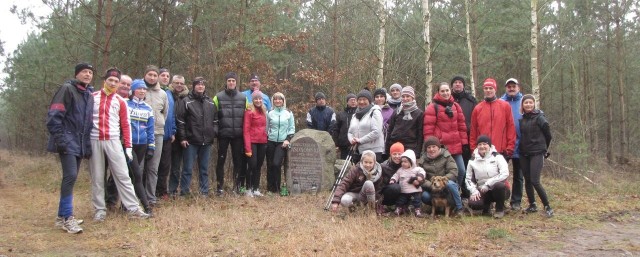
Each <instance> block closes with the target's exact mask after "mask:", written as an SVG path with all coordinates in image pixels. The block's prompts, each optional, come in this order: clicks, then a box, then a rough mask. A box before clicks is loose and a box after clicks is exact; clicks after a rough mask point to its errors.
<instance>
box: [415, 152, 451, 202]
mask: <svg viewBox="0 0 640 257" xmlns="http://www.w3.org/2000/svg"><path fill="white" fill-rule="evenodd" d="M418 165H420V166H421V167H422V168H424V170H425V172H426V174H427V176H426V177H425V179H426V181H425V182H424V184H423V185H422V186H423V187H425V188H426V189H428V190H429V191H431V178H432V177H434V176H446V177H447V178H448V179H449V180H450V181H453V182H456V183H457V181H458V166H457V165H456V161H455V160H454V159H453V157H452V156H451V153H449V151H447V149H445V148H440V153H439V154H438V155H437V156H436V157H435V158H430V157H429V155H428V154H427V153H426V152H424V153H422V157H421V158H420V159H419V160H418Z"/></svg>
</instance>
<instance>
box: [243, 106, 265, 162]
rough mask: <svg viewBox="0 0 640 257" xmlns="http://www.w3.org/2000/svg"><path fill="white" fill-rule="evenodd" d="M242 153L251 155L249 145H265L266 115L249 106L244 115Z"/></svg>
mask: <svg viewBox="0 0 640 257" xmlns="http://www.w3.org/2000/svg"><path fill="white" fill-rule="evenodd" d="M243 126H244V129H243V134H244V152H245V153H251V144H266V143H267V113H266V110H264V109H260V110H258V109H257V108H255V106H253V105H251V107H250V108H249V109H247V110H246V111H245V113H244V122H243Z"/></svg>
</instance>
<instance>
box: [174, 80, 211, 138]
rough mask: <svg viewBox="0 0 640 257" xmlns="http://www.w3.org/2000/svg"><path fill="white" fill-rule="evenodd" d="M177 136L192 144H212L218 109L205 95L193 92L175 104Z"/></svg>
mask: <svg viewBox="0 0 640 257" xmlns="http://www.w3.org/2000/svg"><path fill="white" fill-rule="evenodd" d="M176 121H177V122H176V123H177V126H178V138H179V139H180V140H187V142H189V144H192V145H208V144H213V139H214V138H215V137H216V135H217V134H218V109H217V108H216V106H215V104H213V101H211V98H209V97H208V96H207V95H202V96H199V95H197V94H195V93H193V92H191V93H189V95H188V96H187V97H185V98H184V99H182V100H180V101H179V102H178V103H177V104H176Z"/></svg>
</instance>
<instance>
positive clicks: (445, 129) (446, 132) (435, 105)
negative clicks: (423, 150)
mask: <svg viewBox="0 0 640 257" xmlns="http://www.w3.org/2000/svg"><path fill="white" fill-rule="evenodd" d="M423 124H424V127H423V130H422V131H423V133H424V138H425V139H426V138H427V137H428V136H435V137H437V138H438V139H439V140H440V142H441V143H442V144H443V145H445V146H446V148H447V150H449V152H450V153H451V156H452V157H453V159H454V160H455V161H456V165H457V166H458V185H459V186H460V187H461V188H463V190H462V197H464V198H468V197H469V193H468V190H466V189H464V188H465V187H464V186H463V185H464V179H465V176H466V172H465V167H464V161H463V159H462V149H463V148H464V147H469V141H468V138H467V125H466V123H465V117H464V113H463V112H462V108H461V107H460V105H459V104H458V103H456V102H455V101H454V99H453V97H452V96H451V87H450V86H449V83H447V82H441V83H440V86H439V87H438V93H437V94H436V95H435V96H434V97H433V101H432V102H431V104H429V105H427V107H426V108H425V111H424V121H423Z"/></svg>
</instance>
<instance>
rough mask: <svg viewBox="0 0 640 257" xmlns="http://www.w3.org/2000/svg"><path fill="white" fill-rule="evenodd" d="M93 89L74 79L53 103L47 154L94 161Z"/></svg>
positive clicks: (57, 94) (56, 95)
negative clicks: (65, 155) (91, 136)
mask: <svg viewBox="0 0 640 257" xmlns="http://www.w3.org/2000/svg"><path fill="white" fill-rule="evenodd" d="M92 91H93V87H91V85H84V83H82V82H80V81H78V80H75V79H72V80H68V81H66V82H65V83H64V84H63V85H62V86H61V87H60V88H59V89H58V91H57V92H56V94H55V95H54V96H53V99H51V105H50V106H49V111H48V113H47V130H48V131H49V141H48V142H47V150H48V151H50V152H59V151H60V152H61V153H64V154H70V155H74V156H78V157H82V158H89V157H91V138H90V135H91V128H92V127H93V123H92V115H93V104H94V103H93V96H92V94H91V93H92Z"/></svg>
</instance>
